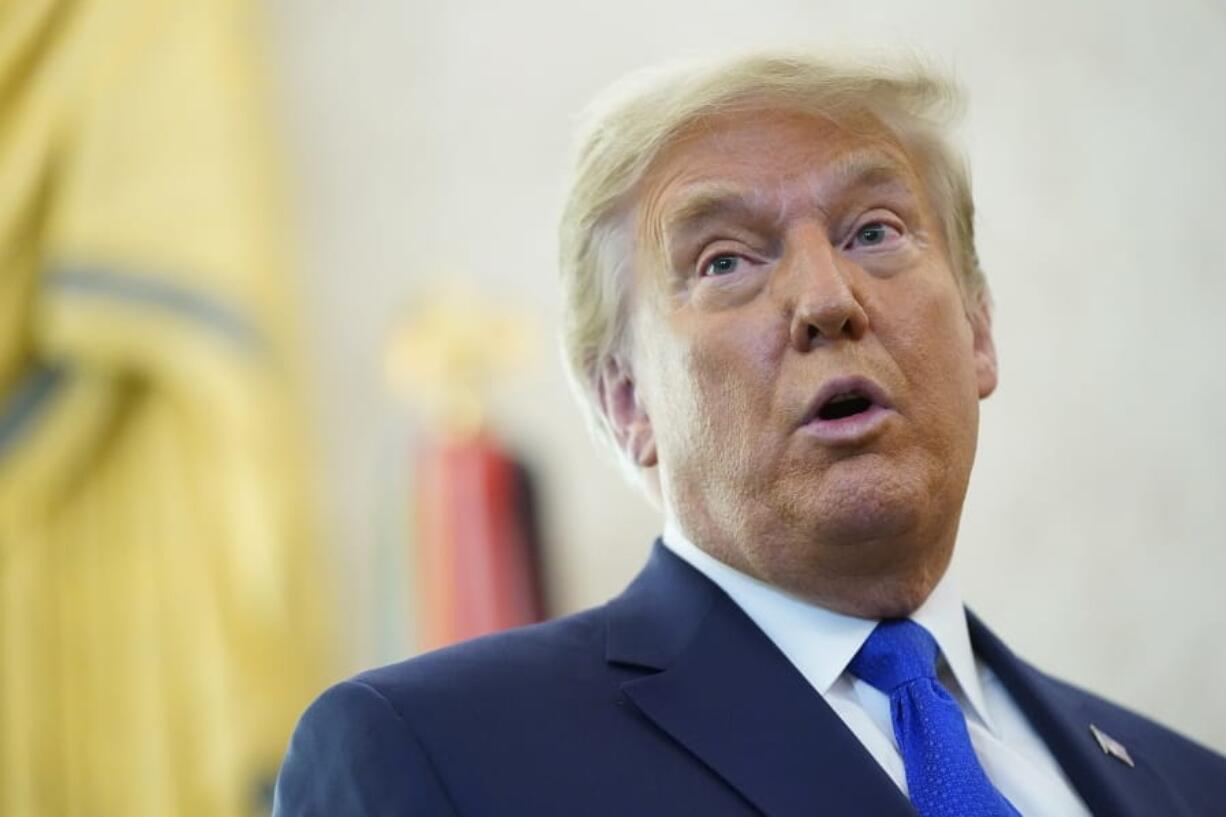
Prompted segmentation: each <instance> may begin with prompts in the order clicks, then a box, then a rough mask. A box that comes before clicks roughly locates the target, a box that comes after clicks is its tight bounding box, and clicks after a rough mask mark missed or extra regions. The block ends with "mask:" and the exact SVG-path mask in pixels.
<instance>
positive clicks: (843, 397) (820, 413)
mask: <svg viewBox="0 0 1226 817" xmlns="http://www.w3.org/2000/svg"><path fill="white" fill-rule="evenodd" d="M872 407H873V400H872V398H870V397H868V396H866V395H863V394H860V393H859V392H855V391H850V392H844V393H842V394H836V395H834V396H833V397H831V398H830V399H829V400H827V401H826V402H824V403H822V405H821V407H820V408H819V409H818V410H817V419H819V420H842V419H843V418H844V417H853V416H855V415H857V414H863V413H864V412H866V411H868V410H869V409H870V408H872Z"/></svg>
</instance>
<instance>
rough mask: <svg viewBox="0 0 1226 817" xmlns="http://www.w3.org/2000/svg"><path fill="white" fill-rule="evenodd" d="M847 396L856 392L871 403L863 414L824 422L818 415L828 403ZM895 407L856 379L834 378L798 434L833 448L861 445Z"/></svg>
mask: <svg viewBox="0 0 1226 817" xmlns="http://www.w3.org/2000/svg"><path fill="white" fill-rule="evenodd" d="M846 392H857V393H859V394H862V395H864V396H865V397H867V398H868V399H869V400H871V401H872V403H873V404H872V406H870V407H869V408H868V409H867V410H866V411H862V412H860V413H859V414H853V415H851V416H849V417H840V418H838V419H835V420H823V419H821V418H820V417H818V416H817V412H818V411H819V410H820V409H821V407H822V406H823V405H825V404H826V402H827V401H828V400H830V399H831V398H832V397H835V396H836V395H839V394H844V393H846ZM894 413H895V412H894V406H893V404H892V403H891V402H890V399H889V396H888V395H887V394H886V393H885V389H883V388H881V386H879V385H877V384H876V383H874V382H873V381H872V380H869V379H868V378H867V377H861V376H859V375H855V376H850V377H835V378H832V379H830V380H827V381H826V382H825V383H823V384H822V387H821V388H820V389H819V390H818V392H817V394H816V395H815V396H814V397H813V400H812V401H811V402H810V403H809V408H808V410H807V411H806V412H805V414H804V420H803V421H802V422H801V424H800V430H801V431H803V432H804V433H805V434H807V435H810V436H813V437H816V438H817V439H818V440H819V441H821V442H824V443H827V444H832V445H847V444H853V443H860V442H863V441H865V440H867V439H868V438H869V437H872V436H874V435H875V434H877V433H878V432H879V431H880V430H881V428H882V426H883V425H885V423H886V422H887V421H888V420H889V418H890V416H891V415H893V414H894Z"/></svg>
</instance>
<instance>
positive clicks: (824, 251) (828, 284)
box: [788, 228, 868, 352]
mask: <svg viewBox="0 0 1226 817" xmlns="http://www.w3.org/2000/svg"><path fill="white" fill-rule="evenodd" d="M792 243H793V246H792V251H791V252H790V253H789V254H790V255H791V256H792V257H791V258H790V259H789V262H790V263H789V269H788V273H789V275H788V277H789V278H790V279H791V281H790V282H791V286H790V287H789V289H791V290H792V293H793V297H794V298H795V300H794V304H795V306H794V308H793V312H792V324H791V332H792V345H793V346H794V347H795V348H796V350H797V351H800V352H807V351H809V350H811V349H813V348H815V347H817V346H820V345H824V344H826V343H834V342H837V341H839V340H859V339H860V338H861V337H863V336H864V333H865V332H866V331H868V314H867V313H866V312H865V311H864V307H863V306H862V305H861V304H860V300H859V298H858V297H857V296H856V293H855V291H854V290H853V289H852V284H851V281H850V279H849V277H848V275H849V273H850V272H851V269H850V262H849V261H847V260H845V259H843V258H841V257H840V254H839V250H838V248H836V247H835V246H833V245H832V244H831V243H830V241H829V240H828V239H827V238H826V235H825V232H824V231H823V230H819V229H815V228H814V229H804V230H801V231H798V234H797V235H795V236H794V241H793V242H792Z"/></svg>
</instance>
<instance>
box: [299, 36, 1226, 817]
mask: <svg viewBox="0 0 1226 817" xmlns="http://www.w3.org/2000/svg"><path fill="white" fill-rule="evenodd" d="M948 101H949V92H948V89H947V88H946V87H945V86H944V85H943V84H942V83H941V82H940V81H938V80H937V79H934V78H932V77H930V76H927V75H926V74H924V73H923V72H920V71H916V72H913V73H910V74H895V73H887V72H883V71H880V70H875V69H865V68H858V67H855V66H840V65H834V64H829V63H826V62H823V61H820V60H815V59H810V58H807V57H800V58H796V57H779V56H769V55H768V56H759V57H748V58H741V59H737V60H733V61H731V62H726V63H722V64H719V65H716V66H714V67H708V68H703V69H687V70H682V71H677V72H672V73H668V74H664V75H655V76H652V77H650V78H649V79H648V80H647V81H646V82H639V83H638V84H637V85H636V86H635V87H630V88H621V89H618V90H617V91H616V92H614V93H613V94H612V95H611V97H610V98H609V99H608V100H606V101H605V102H603V103H602V104H601V105H599V106H598V107H597V111H596V113H595V114H594V115H593V120H592V124H591V125H590V127H589V128H588V130H587V134H586V137H585V139H584V140H583V142H582V144H581V150H580V153H579V158H578V163H577V168H576V171H575V178H574V182H573V186H572V188H571V194H570V199H569V201H568V205H567V209H566V212H565V215H564V217H563V223H562V269H563V283H564V286H565V290H566V297H567V313H566V326H565V331H564V344H565V346H566V352H567V356H568V361H569V364H570V366H571V369H572V373H573V374H574V376H575V380H576V383H577V385H578V388H579V391H580V393H581V395H583V397H584V400H585V401H586V404H587V405H588V406H589V408H590V409H591V412H592V416H593V418H594V419H595V420H596V422H597V424H598V428H599V429H600V431H601V433H602V434H604V435H605V436H606V437H607V438H608V439H609V440H610V441H612V442H613V443H614V445H615V447H616V449H617V450H618V451H619V452H620V454H621V455H622V457H623V461H624V462H625V463H627V464H628V466H629V467H630V468H631V470H632V472H633V473H634V474H635V477H636V478H637V479H639V480H640V481H641V482H642V484H643V486H644V488H645V490H646V492H647V493H648V494H649V495H650V496H651V497H652V498H653V499H654V500H655V501H656V503H657V504H658V506H659V507H660V508H661V510H662V514H663V522H664V536H663V538H662V540H661V542H658V543H657V544H656V547H655V550H654V552H653V554H652V556H651V560H650V561H649V563H648V565H647V566H646V568H644V570H643V572H642V573H641V574H640V575H639V577H638V578H637V579H636V580H635V581H634V582H633V583H632V584H631V586H630V587H629V588H628V589H627V590H626V591H625V592H624V593H623V594H622V595H621V596H619V597H617V598H616V599H614V600H613V601H611V602H609V603H608V604H607V605H605V606H603V607H601V608H598V609H595V610H590V611H587V612H585V613H581V614H579V615H577V616H572V617H570V618H566V619H562V620H560V621H555V622H551V623H548V624H544V625H540V626H536V627H530V628H526V629H522V630H518V631H514V632H510V633H505V634H502V635H497V636H493V637H489V638H485V639H480V640H478V641H474V642H469V643H467V644H462V645H459V646H457V647H453V648H450V649H447V650H443V651H440V652H436V653H433V654H429V655H425V656H422V657H419V658H416V659H414V660H411V661H407V662H405V663H403V664H399V665H396V666H392V667H387V668H384V669H380V670H375V671H373V672H369V673H366V674H363V675H360V676H358V677H357V678H355V679H353V680H351V681H347V682H345V683H342V684H340V685H338V686H336V687H334V688H333V689H331V690H329V691H328V692H326V693H325V694H324V695H323V696H322V697H321V698H320V699H319V700H318V701H317V702H316V703H315V704H314V705H313V706H312V707H311V709H309V710H308V712H307V713H306V715H304V717H303V719H302V722H301V723H300V725H299V727H298V730H297V732H296V734H295V736H294V739H293V742H292V744H291V746H290V750H289V753H288V755H287V757H286V761H285V765H284V767H283V769H282V773H281V777H280V781H279V786H278V794H277V808H276V813H277V814H278V815H284V817H290V815H293V817H299V815H316V814H318V815H324V814H328V815H351V814H352V815H356V814H406V815H416V814H423V815H424V814H429V815H465V817H477V816H478V815H648V814H652V815H654V814H662V815H664V814H668V815H671V814H704V815H706V814H718V815H742V814H744V815H749V814H766V815H772V817H783V816H784V815H908V814H917V813H918V814H922V815H925V817H933V816H935V815H1013V814H1019V813H1020V814H1027V815H1084V814H1089V813H1092V814H1104V815H1137V817H1140V816H1141V815H1199V814H1217V813H1224V812H1226V760H1224V759H1223V758H1221V757H1219V756H1217V755H1215V754H1213V753H1212V752H1210V751H1208V750H1207V749H1204V748H1202V747H1199V746H1197V745H1195V744H1193V743H1192V742H1190V741H1188V740H1186V739H1184V738H1182V737H1179V736H1177V735H1175V734H1173V733H1171V732H1169V731H1167V730H1165V729H1163V728H1162V727H1160V726H1157V725H1155V724H1153V723H1151V722H1149V721H1147V720H1145V719H1143V718H1141V717H1139V716H1137V715H1134V714H1132V713H1129V712H1127V711H1125V710H1123V709H1120V708H1118V707H1116V706H1113V705H1111V704H1109V703H1106V702H1104V701H1102V700H1100V699H1098V698H1096V697H1094V696H1092V695H1090V694H1088V693H1085V692H1082V691H1079V690H1076V689H1074V688H1072V687H1069V686H1067V685H1065V684H1063V683H1061V682H1059V681H1056V680H1053V679H1051V678H1049V677H1047V676H1045V675H1043V674H1041V673H1039V672H1038V671H1037V670H1035V669H1033V668H1032V667H1030V666H1029V665H1027V664H1025V663H1024V662H1022V661H1021V660H1020V659H1018V658H1017V657H1016V656H1014V655H1013V654H1012V653H1010V652H1009V650H1008V648H1006V647H1005V646H1004V645H1003V644H1002V643H1001V642H1000V641H999V640H998V639H997V638H996V637H995V636H994V635H992V633H990V632H989V631H988V630H987V629H986V628H985V627H984V625H983V624H982V623H980V622H979V621H978V620H977V619H975V618H974V617H973V616H972V615H970V614H968V613H966V612H965V611H964V608H963V607H962V604H961V600H960V598H959V594H958V590H957V587H956V585H955V583H954V577H953V576H952V575H951V574H950V573H949V572H948V571H947V568H948V565H949V561H950V556H951V554H952V551H953V547H954V542H955V539H956V534H957V527H958V520H959V515H960V512H961V508H962V502H963V498H964V496H965V492H966V486H967V480H968V478H969V475H970V469H971V464H972V461H973V459H974V454H975V445H976V435H977V427H978V402H979V400H981V399H983V398H985V397H987V396H988V395H990V394H991V393H992V391H993V389H994V388H995V386H996V377H997V371H996V356H995V351H994V348H993V345H992V335H991V323H990V315H989V309H988V296H987V289H986V284H985V282H984V279H983V276H982V273H981V272H980V270H979V267H978V263H977V260H976V255H975V249H974V239H973V231H972V221H973V219H972V202H971V197H970V192H969V184H968V181H967V178H966V174H965V172H964V171H963V169H962V168H961V165H960V164H959V162H958V161H957V160H956V159H955V158H954V156H953V154H952V152H951V151H950V150H949V148H948V147H947V146H946V144H945V142H944V139H943V136H942V133H941V128H940V109H941V108H942V107H943V106H944V105H945V103H947V102H948Z"/></svg>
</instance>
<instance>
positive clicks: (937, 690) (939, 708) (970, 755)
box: [848, 619, 1019, 817]
mask: <svg viewBox="0 0 1226 817" xmlns="http://www.w3.org/2000/svg"><path fill="white" fill-rule="evenodd" d="M936 663H937V642H936V640H935V639H933V637H932V635H930V634H929V632H928V631H927V630H925V629H924V628H923V627H921V626H920V625H918V624H916V623H915V622H913V621H909V620H907V619H892V620H887V621H882V622H881V623H880V624H878V625H877V629H875V630H873V633H872V635H870V636H869V637H868V640H867V641H865V642H864V646H863V647H861V648H860V652H858V653H856V657H855V658H853V659H852V660H851V664H850V665H849V666H848V669H849V670H850V671H851V673H852V674H853V675H855V676H856V677H857V678H860V679H861V680H863V681H866V682H868V683H869V684H871V685H872V686H874V687H876V688H877V689H879V690H881V691H882V692H884V693H885V694H886V695H889V696H890V720H891V721H893V723H894V737H895V738H897V740H898V749H899V751H900V752H901V753H902V761H903V765H904V766H905V767H906V770H907V789H908V790H909V791H910V794H911V804H912V805H913V806H915V809H916V811H918V812H919V813H920V814H921V815H923V817H1019V815H1018V811H1017V809H1015V808H1014V807H1013V805H1012V804H1011V803H1010V802H1009V801H1008V800H1006V799H1005V797H1004V795H1002V794H1001V793H1000V792H999V791H997V790H996V788H995V787H994V786H993V785H992V781H990V780H988V776H987V775H986V774H985V773H984V771H983V767H982V766H980V765H979V759H978V758H976V757H975V750H974V749H973V748H972V747H971V736H970V733H968V732H967V731H966V719H965V718H963V717H962V710H961V709H959V708H958V704H957V702H956V701H955V700H954V699H953V698H952V697H950V694H949V693H948V692H946V691H945V688H944V687H943V686H941V684H940V682H939V681H937V675H936Z"/></svg>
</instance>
